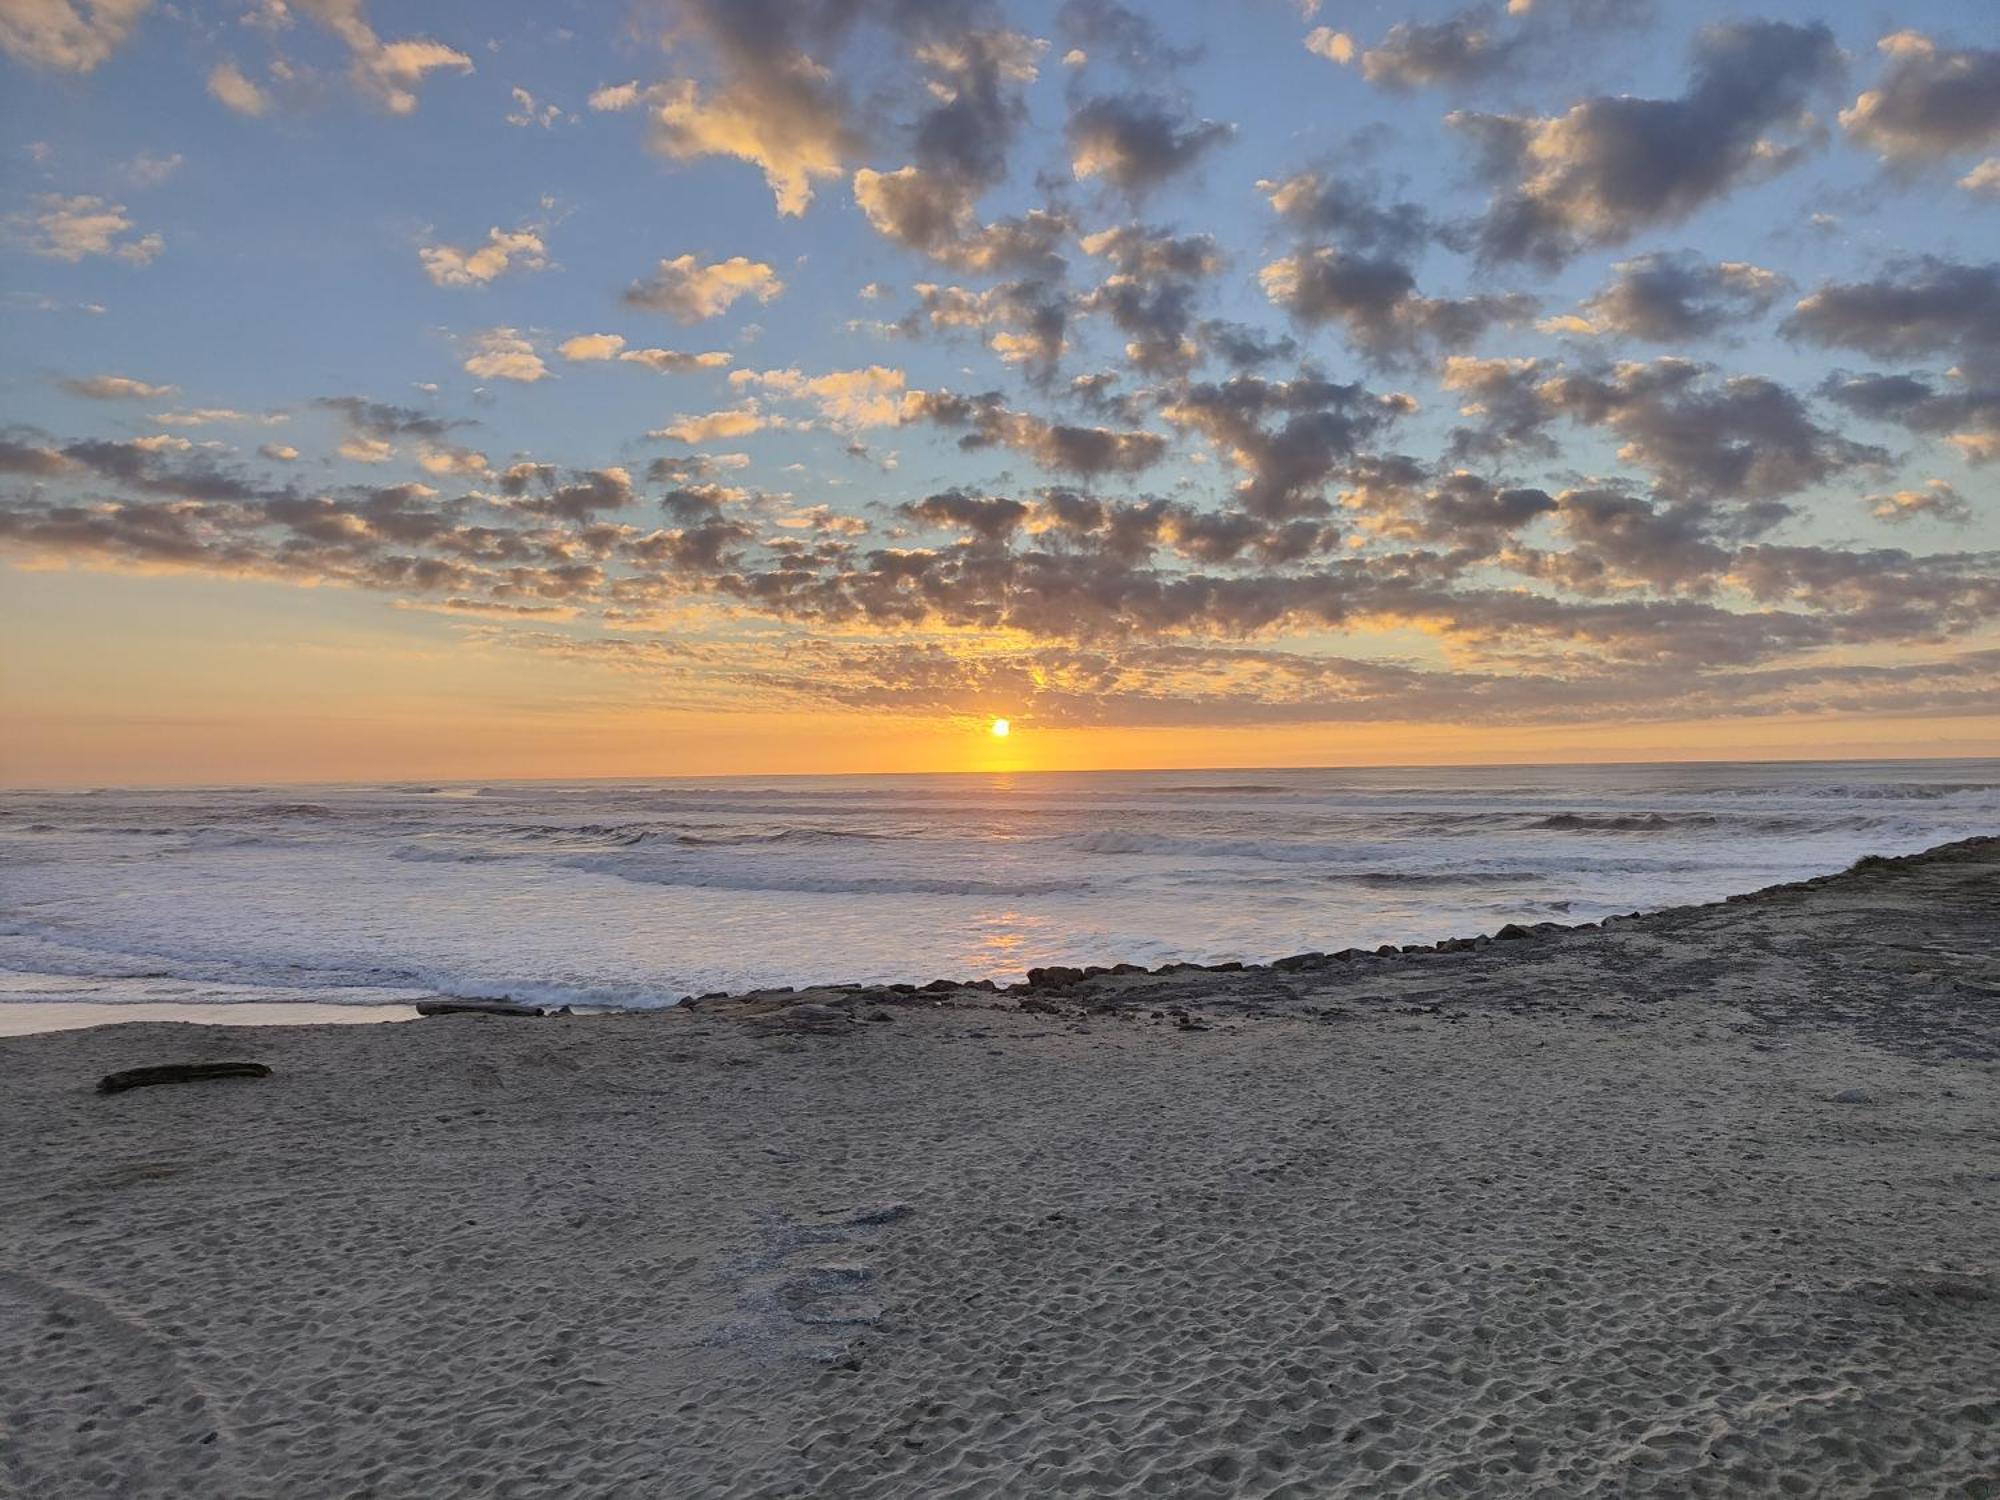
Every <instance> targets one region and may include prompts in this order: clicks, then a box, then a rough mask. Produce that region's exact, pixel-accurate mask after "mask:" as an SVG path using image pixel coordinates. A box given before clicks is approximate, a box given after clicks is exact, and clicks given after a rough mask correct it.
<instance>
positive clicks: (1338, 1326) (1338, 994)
mask: <svg viewBox="0 0 2000 1500" xmlns="http://www.w3.org/2000/svg"><path fill="white" fill-rule="evenodd" d="M1995 930H2000V838H1981V839H1978V840H1971V841H1961V842H1959V843H1956V844H1953V845H1949V846H1945V847H1943V848H1940V849H1934V850H1931V851H1928V852H1927V853H1925V854H1922V855H1918V856H1912V857H1909V858H1905V859H1897V860H1882V861H1864V862H1863V863H1862V865H1861V866H1859V867H1858V868H1856V869H1853V870H1850V871H1847V872H1845V873H1843V874H1839V875H1833V876H1827V877H1818V878H1816V879H1814V880H1811V881H1806V882H1801V883H1796V884H1793V885H1790V886H1785V887H1778V888H1771V889H1766V890H1764V891H1761V892H1756V893H1753V894H1751V895H1749V896H1747V897H1744V898H1739V899H1737V900H1734V901H1724V902H1718V903H1713V904H1710V905H1704V906H1694V907H1681V908H1672V909H1667V910H1664V911H1661V912H1657V913H1653V914H1650V915H1642V916H1640V917H1638V918H1636V919H1623V920H1614V921H1613V922H1612V923H1611V924H1610V925H1609V926H1608V927H1599V928H1595V929H1583V930H1577V929H1567V930H1565V931H1564V932H1562V933H1559V934H1542V935H1540V936H1531V937H1528V938H1523V939H1507V940H1498V941H1489V942H1488V943H1487V944H1486V945H1484V946H1483V947H1482V946H1478V945H1474V946H1472V947H1470V948H1458V949H1453V948H1447V949H1446V951H1442V952H1440V951H1437V949H1436V948H1435V947H1434V948H1432V949H1431V950H1430V951H1429V952H1427V953H1418V954H1408V955H1406V954H1403V953H1400V952H1399V953H1398V954H1397V955H1395V956H1393V957H1377V956H1374V955H1370V956H1367V957H1363V958H1350V959H1347V960H1344V961H1343V960H1339V959H1326V960H1324V961H1314V962H1307V963H1301V964H1299V965H1296V966H1294V967H1290V968H1284V967H1278V966H1271V967H1264V968H1256V969H1224V970H1200V971H1193V972H1186V971H1183V972H1175V973H1169V974H1166V975H1156V974H1140V975H1133V974H1113V973H1105V974H1099V975H1093V976H1087V977H1084V978H1082V979H1077V980H1069V979H1067V978H1063V979H1062V981H1061V982H1058V983H1055V984H1052V985H1051V984H1048V983H1044V984H1042V985H1041V986H1038V987H1034V988H1025V989H1021V990H1018V991H1015V992H1010V993H1002V992H998V991H985V990H978V989H972V988H965V987H950V988H948V989H947V990H915V991H912V992H909V993H904V992H901V991H887V992H881V991H876V992H865V991H863V992H853V993H848V992H841V991H835V990H825V989H821V990H812V991H793V992H790V993H788V994H776V993H766V994H762V995H750V996H743V997H736V998H734V999H731V1000H728V1001H716V1002H712V1003H703V1004H697V1005H695V1006H693V1007H674V1008H671V1009H663V1010H657V1011H652V1012H643V1013H629V1012H628V1013H620V1014H613V1015H605V1016H596V1017H589V1018H585V1017H548V1018H544V1019H538V1020H522V1019H516V1018H512V1017H493V1016H481V1015H461V1016H451V1017H442V1018H439V1019H436V1020H432V1021H429V1022H428V1023H427V1024H424V1025H420V1026H414V1027H399V1028H395V1029H394V1031H393V1034H391V1031H390V1029H389V1028H384V1027H380V1026H366V1025H344V1026H343V1025H320V1026H288V1027H240V1026H239V1027H221V1026H217V1027H189V1026H185V1025H144V1024H141V1025H114V1026H100V1027H95V1028H92V1029H88V1030H79V1031H67V1032H53V1033H45V1034H42V1035H37V1036H28V1037H16V1038H7V1039H0V1153H5V1155H6V1158H7V1160H8V1162H9V1165H10V1171H9V1172H8V1173H7V1174H6V1175H5V1176H4V1178H0V1422H4V1423H5V1424H6V1426H7V1428H8V1430H9V1431H10V1432H13V1433H15V1434H18V1435H19V1436H18V1440H17V1441H15V1442H14V1443H12V1444H11V1445H10V1452H9V1455H8V1459H7V1462H8V1465H9V1468H8V1475H9V1480H10V1482H13V1483H15V1484H16V1485H17V1487H19V1488H20V1489H21V1490H22V1491H23V1493H33V1494H36V1495H38V1496H47V1497H49V1500H69V1497H77V1500H82V1497H84V1496H90V1495H97V1494H103V1493H111V1492H116V1493H123V1494H129V1495H132V1496H141V1497H144V1496H162V1497H164V1496H169V1495H174V1496H178V1495H185V1494H230V1495H237V1494H243V1495H251V1494H276V1493H293V1494H321V1493H347V1492H349V1491H352V1490H354V1489H356V1488H357V1487H359V1488H362V1489H368V1490H373V1491H374V1492H375V1493H381V1494H446V1493H475V1492H476V1493H493V1494H504V1493H519V1494H558V1493H560V1494H587V1495H598V1494H603V1495H614V1494H615V1495H624V1494H662V1493H673V1494H676V1495H686V1496H690V1497H702V1500H706V1497H717V1500H753V1497H754V1500H764V1497H775V1496H780V1495H796V1494H839V1495H843V1496H851V1497H856V1500H893V1497H901V1496H905V1495H912V1494H953V1495H959V1496H964V1497H1001V1496H1007V1495H1014V1494H1023V1493H1035V1494H1041V1493H1058V1492H1060V1493H1074V1494H1088V1495H1102V1496H1118V1497H1126V1496H1141V1495H1147V1494H1161V1493H1166V1494H1174V1495H1190V1496H1211V1497H1215V1500H1222V1497H1225V1496H1235V1495H1243V1494H1253V1495H1258V1496H1261V1497H1266V1500H1309V1497H1310V1500H1317V1497H1320V1496H1355V1497H1360V1496H1371V1497H1380V1496H1409V1497H1418V1496H1426V1497H1429V1496H1453V1495H1455V1496H1488V1495H1500V1496H1513V1495H1523V1496H1525V1495H1536V1494H1551V1493H1553V1494H1562V1495H1566V1496H1571V1495H1573V1496H1603V1497H1610V1496H1614V1495H1615V1496H1620V1497H1639V1496H1659V1497H1667V1496H1675V1497H1679V1496H1686V1495H1690V1494H1762V1493H1779V1492H1781V1490H1780V1488H1779V1487H1780V1482H1781V1481H1783V1482H1784V1483H1786V1484H1790V1485H1793V1486H1794V1487H1796V1486H1798V1485H1803V1486H1804V1489H1803V1490H1801V1491H1800V1492H1802V1493H1803V1492H1810V1493H1822V1494H1836V1493H1837V1494H1871V1493H1887V1494H1947V1493H1949V1494H1964V1495H1968V1496H1971V1495H1979V1494H1983V1493H1988V1491H1987V1490H1986V1489H1984V1488H1982V1486H1986V1485H1988V1484H1989V1483H1990V1479H1991V1475H1992V1473H1993V1471H1994V1460H1995V1457H1996V1442H1995V1437H1994V1433H1995V1431H1996V1429H1995V1426H1994V1420H1995V1412H1996V1409H2000V1402H1997V1401H1996V1392H1995V1389H1994V1385H1993V1378H1992V1377H1993V1371H1994V1370H1995V1369H1996V1368H2000V1255H1996V1252H1995V1249H1994V1247H1995V1246H1996V1245H2000V954H1996V952H1995V950H1994V945H1993V940H1992V934H1993V932H1994V931H1995ZM1045 978H1046V976H1045ZM203 1061H206V1062H224V1061H229V1062H253V1063H258V1064H261V1065H262V1066H263V1067H264V1068H268V1069H269V1073H268V1075H267V1076H259V1077H253V1078H234V1079H221V1080H215V1081H209V1082H191V1083H175V1084H171V1085H168V1086H162V1087H149V1088H137V1089H132V1090H130V1091H129V1092H122V1093H117V1094H113V1095H100V1094H98V1093H97V1092H95V1085H96V1083H97V1080H98V1079H99V1078H100V1077H102V1076H104V1075H106V1074H108V1073H111V1072H115V1071H121V1070H125V1069H130V1068H138V1067H146V1066H151V1065H158V1064H162V1063H175V1062H203Z"/></svg>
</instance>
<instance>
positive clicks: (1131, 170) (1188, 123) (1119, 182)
mask: <svg viewBox="0 0 2000 1500" xmlns="http://www.w3.org/2000/svg"><path fill="white" fill-rule="evenodd" d="M1235 133H1236V127H1235V126H1233V125H1227V124H1224V123H1222V122H1220V121H1217V120H1193V119H1190V118H1188V117H1187V115H1186V114H1185V113H1183V112H1182V111H1181V110H1179V109H1177V108H1175V107H1174V106H1173V105H1171V104H1170V103H1168V102H1167V101H1165V100H1162V99H1158V98H1152V97H1149V96H1146V95H1141V94H1117V95H1106V96H1103V97H1099V98H1094V99H1086V100H1083V101H1082V102H1081V103H1079V104H1078V105H1077V106H1076V107H1075V108H1074V109H1072V110H1071V111H1070V116H1069V126H1068V130H1067V136H1068V141H1069V159H1070V169H1071V171H1072V172H1074V173H1075V174H1076V176H1077V177H1078V178H1080V179H1082V178H1093V177H1095V178H1102V179H1103V180H1104V181H1106V182H1108V183H1110V184H1111V185H1112V186H1113V187H1115V188H1117V189H1118V190H1119V191H1121V192H1123V193H1125V194H1126V195H1128V196H1130V197H1134V198H1137V197H1140V196H1142V195H1143V194H1145V193H1146V192H1148V191H1150V190H1151V189H1153V188H1155V187H1158V186H1159V185H1160V184H1161V183H1163V182H1165V181H1166V180H1167V179H1168V178H1170V177H1173V176H1176V175H1178V174H1179V173H1182V172H1185V171H1187V170H1188V169H1189V168H1190V167H1192V166H1193V165H1194V164H1195V163H1196V162H1198V161H1199V160H1200V159H1201V158H1202V157H1203V156H1205V155H1206V154H1207V153H1208V152H1209V151H1211V150H1213V149H1214V148H1215V147H1216V146H1219V145H1220V144H1222V142H1224V141H1226V140H1228V139H1229V138H1230V137H1231V136H1233V135H1234V134H1235Z"/></svg>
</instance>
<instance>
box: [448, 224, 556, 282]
mask: <svg viewBox="0 0 2000 1500" xmlns="http://www.w3.org/2000/svg"><path fill="white" fill-rule="evenodd" d="M417 255H418V257H419V259H421V260H422V261H423V265H424V274H425V275H427V276H429V277H430V279H431V280H432V282H433V283H435V284H436V285H438V286H485V285H487V284H488V283H490V282H492V281H493V280H495V279H496V278H498V277H500V276H503V275H505V274H506V273H507V272H508V271H512V270H522V271H540V270H544V269H546V268H547V266H548V264H549V252H548V246H547V245H545V244H543V243H542V235H541V229H540V227H539V226H533V227H530V226H523V227H522V228H520V229H499V228H494V229H489V230H487V231H486V242H485V243H484V244H483V245H476V246H470V247H464V248H461V247H459V246H456V245H425V246H423V247H422V248H421V249H419V250H418V252H417Z"/></svg>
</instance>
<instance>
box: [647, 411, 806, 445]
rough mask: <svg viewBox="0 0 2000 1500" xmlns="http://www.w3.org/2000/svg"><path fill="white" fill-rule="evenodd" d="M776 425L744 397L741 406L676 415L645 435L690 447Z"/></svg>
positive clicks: (742, 435) (760, 430)
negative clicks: (669, 422) (668, 439)
mask: <svg viewBox="0 0 2000 1500" xmlns="http://www.w3.org/2000/svg"><path fill="white" fill-rule="evenodd" d="M773 425H775V424H774V423H773V422H772V420H771V419H770V418H769V417H767V416H765V415H764V412H763V410H762V409H761V408H760V407H759V406H758V405H757V403H756V402H755V401H745V402H743V403H742V404H741V405H739V406H734V407H727V408H725V409H723V410H721V411H712V412H707V413H704V414H702V415H699V416H688V415H686V414H685V413H683V414H682V415H680V416H677V417H675V418H674V420H673V422H672V423H671V424H670V425H669V426H666V427H661V428H656V429H655V430H654V431H652V432H649V433H647V434H646V436H648V437H655V438H672V439H674V441H676V442H680V443H686V444H688V445H689V446H690V447H698V446H700V445H701V444H703V443H712V442H714V441H716V440H717V439H718V438H733V437H746V436H748V435H749V434H750V433H753V432H762V431H763V430H764V429H765V428H766V427H770V426H773Z"/></svg>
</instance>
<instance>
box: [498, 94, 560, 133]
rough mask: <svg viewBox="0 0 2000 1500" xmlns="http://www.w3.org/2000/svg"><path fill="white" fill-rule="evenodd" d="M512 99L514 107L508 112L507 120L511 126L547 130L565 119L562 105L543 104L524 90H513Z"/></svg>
mask: <svg viewBox="0 0 2000 1500" xmlns="http://www.w3.org/2000/svg"><path fill="white" fill-rule="evenodd" d="M510 97H511V98H512V99H513V101H514V107H513V108H512V109H510V110H508V111H507V115H506V120H507V123H508V124H509V125H516V126H520V127H522V128H531V127H534V126H539V127H541V128H542V129H543V130H547V129H549V128H550V127H551V126H553V125H555V124H556V123H557V122H559V121H560V120H561V119H562V117H563V112H562V107H561V106H560V105H556V104H543V103H541V102H539V101H538V100H537V99H536V98H535V96H534V95H533V94H531V93H529V92H528V91H527V90H526V89H524V88H515V89H513V90H512V91H511V94H510Z"/></svg>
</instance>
